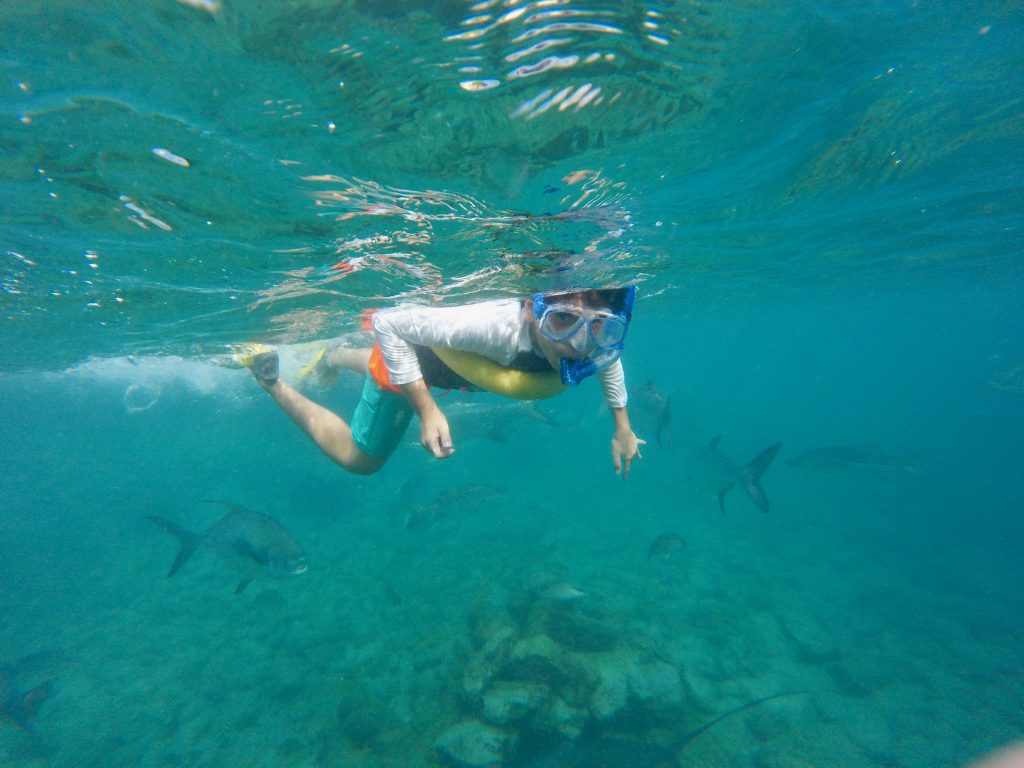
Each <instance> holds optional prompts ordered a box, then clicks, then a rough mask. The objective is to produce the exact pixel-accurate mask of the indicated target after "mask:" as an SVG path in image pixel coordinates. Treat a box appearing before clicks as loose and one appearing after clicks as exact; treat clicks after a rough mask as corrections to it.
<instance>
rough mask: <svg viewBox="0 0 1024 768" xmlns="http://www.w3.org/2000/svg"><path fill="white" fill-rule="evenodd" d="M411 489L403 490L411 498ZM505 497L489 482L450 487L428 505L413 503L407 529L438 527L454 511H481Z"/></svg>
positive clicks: (405, 521) (404, 524)
mask: <svg viewBox="0 0 1024 768" xmlns="http://www.w3.org/2000/svg"><path fill="white" fill-rule="evenodd" d="M412 492H413V491H412V490H411V489H409V488H408V487H405V488H403V495H405V496H406V497H407V498H408V496H409V495H411V494H412ZM504 495H505V489H504V488H499V487H498V486H495V485H488V484H487V483H469V484H468V485H460V486H457V487H455V488H446V489H444V490H443V491H441V492H439V493H438V494H437V495H436V496H435V497H434V498H433V499H431V500H430V501H428V502H425V503H417V504H414V503H409V502H407V506H406V509H405V517H404V519H403V522H402V528H403V529H404V530H407V531H408V530H414V529H417V528H425V527H427V526H430V525H434V524H436V523H438V522H440V521H441V520H443V519H445V518H446V517H448V515H450V514H451V513H453V512H458V513H461V514H468V513H473V512H478V511H480V510H482V509H484V508H486V507H489V506H491V505H492V504H493V503H494V502H495V501H497V500H499V499H501V498H502V497H503V496H504Z"/></svg>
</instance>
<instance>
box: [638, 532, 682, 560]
mask: <svg viewBox="0 0 1024 768" xmlns="http://www.w3.org/2000/svg"><path fill="white" fill-rule="evenodd" d="M685 546H686V542H685V541H683V537H682V536H680V535H679V534H678V533H672V532H671V531H667V532H665V533H663V534H661V535H660V536H658V538H656V539H655V540H654V541H652V542H651V546H650V549H648V550H647V561H648V562H650V560H651V556H652V555H658V556H659V557H663V558H667V557H669V556H670V555H671V554H672V553H673V552H676V551H678V550H680V549H682V548H683V547H685Z"/></svg>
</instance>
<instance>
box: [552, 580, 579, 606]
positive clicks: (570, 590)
mask: <svg viewBox="0 0 1024 768" xmlns="http://www.w3.org/2000/svg"><path fill="white" fill-rule="evenodd" d="M586 596H587V593H586V592H584V591H583V590H582V589H580V588H579V587H577V586H576V585H575V584H570V583H569V582H567V581H559V582H556V583H555V584H551V585H550V586H548V587H545V588H544V589H543V590H541V592H540V598H541V600H551V601H553V602H556V603H565V602H568V601H570V600H579V599H580V598H581V597H586Z"/></svg>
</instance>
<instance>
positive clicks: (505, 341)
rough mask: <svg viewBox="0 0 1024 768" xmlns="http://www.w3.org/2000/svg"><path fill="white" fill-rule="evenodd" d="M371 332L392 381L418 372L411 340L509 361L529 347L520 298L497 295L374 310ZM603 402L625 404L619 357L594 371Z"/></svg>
mask: <svg viewBox="0 0 1024 768" xmlns="http://www.w3.org/2000/svg"><path fill="white" fill-rule="evenodd" d="M373 332H374V334H375V335H376V337H377V342H378V343H379V344H380V350H381V353H382V356H383V358H384V364H385V365H386V366H387V368H388V374H389V376H390V378H391V382H392V383H393V384H397V385H399V386H401V385H402V384H408V383H409V382H412V381H416V380H417V379H419V378H422V376H423V374H422V372H421V371H420V364H419V361H418V360H417V359H416V351H415V349H413V346H414V345H415V346H422V347H442V348H445V349H455V350H459V351H462V352H473V353H475V354H478V355H481V356H483V357H486V358H488V359H490V360H493V361H494V362H496V363H498V364H499V365H508V364H509V363H511V362H512V360H513V359H515V357H516V355H517V354H519V353H520V352H531V351H533V344H532V342H531V341H530V329H529V323H527V321H526V316H525V313H524V311H523V305H522V302H520V301H519V300H518V299H496V300H494V301H482V302H479V303H477V304H463V305H461V306H455V307H420V306H403V307H394V308H392V309H382V310H380V311H379V312H375V313H374V314H373ZM598 376H599V377H600V379H601V389H602V390H603V391H604V399H605V402H607V403H608V406H609V407H610V408H625V407H626V400H627V395H626V377H625V375H624V374H623V371H622V361H621V360H616V361H615V362H614V363H612V364H611V365H609V366H608V367H607V368H604V369H602V370H601V371H599V372H598Z"/></svg>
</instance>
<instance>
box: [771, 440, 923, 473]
mask: <svg viewBox="0 0 1024 768" xmlns="http://www.w3.org/2000/svg"><path fill="white" fill-rule="evenodd" d="M786 464H788V465H789V466H791V467H802V468H804V469H816V470H822V471H828V472H844V471H847V470H865V471H868V472H872V473H875V474H879V475H886V474H889V473H903V474H908V475H916V474H918V473H919V472H920V466H919V463H918V461H917V460H916V459H914V458H910V457H905V456H896V455H894V454H890V453H886V452H885V451H883V450H881V449H880V448H879V447H878V445H877V444H875V443H865V444H864V445H827V446H825V447H823V448H814V449H813V450H810V451H805V452H804V453H801V454H800V455H799V456H794V457H793V458H792V459H790V460H789V461H787V462H786Z"/></svg>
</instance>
